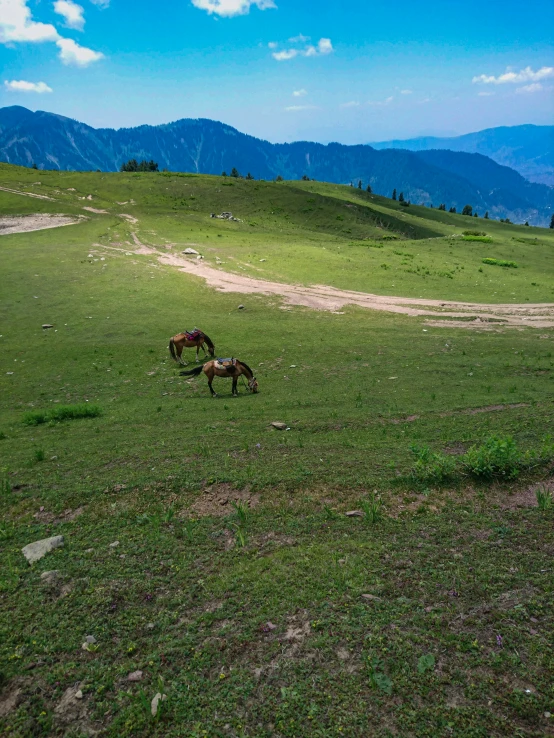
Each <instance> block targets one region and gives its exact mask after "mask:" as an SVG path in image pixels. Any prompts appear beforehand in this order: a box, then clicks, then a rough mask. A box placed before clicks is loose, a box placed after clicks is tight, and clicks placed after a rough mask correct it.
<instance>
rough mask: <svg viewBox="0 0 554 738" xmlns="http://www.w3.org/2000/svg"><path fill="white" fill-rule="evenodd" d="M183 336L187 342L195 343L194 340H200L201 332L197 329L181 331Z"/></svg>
mask: <svg viewBox="0 0 554 738" xmlns="http://www.w3.org/2000/svg"><path fill="white" fill-rule="evenodd" d="M183 333H184V334H185V336H186V338H187V341H196V339H198V338H200V336H201V335H202V331H201V330H199V329H198V328H195V329H194V330H193V331H190V332H189V331H183Z"/></svg>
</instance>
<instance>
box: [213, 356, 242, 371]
mask: <svg viewBox="0 0 554 738" xmlns="http://www.w3.org/2000/svg"><path fill="white" fill-rule="evenodd" d="M236 365H237V360H236V359H232V358H231V359H216V360H215V366H216V368H217V369H225V370H226V371H231V370H233V369H234V368H235V367H236Z"/></svg>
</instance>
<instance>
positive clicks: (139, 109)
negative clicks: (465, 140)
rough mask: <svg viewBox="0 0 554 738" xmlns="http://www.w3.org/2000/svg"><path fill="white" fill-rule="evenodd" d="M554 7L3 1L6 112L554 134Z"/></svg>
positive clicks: (108, 122) (359, 139)
mask: <svg viewBox="0 0 554 738" xmlns="http://www.w3.org/2000/svg"><path fill="white" fill-rule="evenodd" d="M553 28H554V3H552V1H551V0H527V2H526V3H524V4H523V3H521V2H520V1H516V0H504V1H503V2H497V1H496V0H489V1H488V2H483V1H482V0H480V1H479V2H477V1H476V0H463V1H462V0H442V2H438V1H437V0H431V1H428V2H419V3H418V2H414V1H411V2H406V1H405V0H397V1H396V2H390V0H388V1H385V0H343V1H342V2H336V1H332V0H320V1H319V2H315V1H314V0H160V1H159V2H153V1H152V0H0V69H1V70H2V72H1V77H0V106H4V105H24V106H26V107H28V108H31V109H33V110H36V109H41V110H49V111H52V112H57V113H60V114H62V115H67V116H69V117H72V118H76V119H78V120H81V121H83V122H85V123H88V124H90V125H93V126H95V127H99V126H110V127H121V126H133V125H139V124H141V123H151V124H157V123H165V122H169V121H172V120H176V119H178V118H185V117H193V118H196V117H204V118H213V119H217V120H221V121H224V122H226V123H229V124H230V125H233V126H235V127H237V128H238V129H240V130H242V131H245V132H246V133H250V134H252V135H255V136H259V137H262V138H266V139H269V140H271V141H292V140H298V139H310V140H317V141H322V142H327V141H341V142H343V143H365V142H368V141H378V140H385V139H389V138H407V137H411V136H416V135H428V134H434V135H452V134H461V133H466V132H469V131H474V130H479V129H482V128H486V127H491V126H497V125H517V124H521V123H537V124H549V123H552V122H553V121H554V59H553V56H554V55H553V52H552V40H553V39H552V29H553Z"/></svg>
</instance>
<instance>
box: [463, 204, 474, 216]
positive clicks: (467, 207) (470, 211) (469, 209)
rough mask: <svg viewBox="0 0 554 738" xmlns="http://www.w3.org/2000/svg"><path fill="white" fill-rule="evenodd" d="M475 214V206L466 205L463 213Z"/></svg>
mask: <svg viewBox="0 0 554 738" xmlns="http://www.w3.org/2000/svg"><path fill="white" fill-rule="evenodd" d="M472 214H473V208H472V207H471V205H464V209H463V210H462V215H472Z"/></svg>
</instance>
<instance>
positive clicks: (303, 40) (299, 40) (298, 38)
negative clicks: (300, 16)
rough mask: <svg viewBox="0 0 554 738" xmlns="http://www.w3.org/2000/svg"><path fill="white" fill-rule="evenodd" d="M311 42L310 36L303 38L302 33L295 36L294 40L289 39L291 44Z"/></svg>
mask: <svg viewBox="0 0 554 738" xmlns="http://www.w3.org/2000/svg"><path fill="white" fill-rule="evenodd" d="M309 40H310V37H309V36H303V35H302V34H301V33H299V34H298V36H293V37H292V38H289V41H290V43H291V44H305V43H306V41H309Z"/></svg>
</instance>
